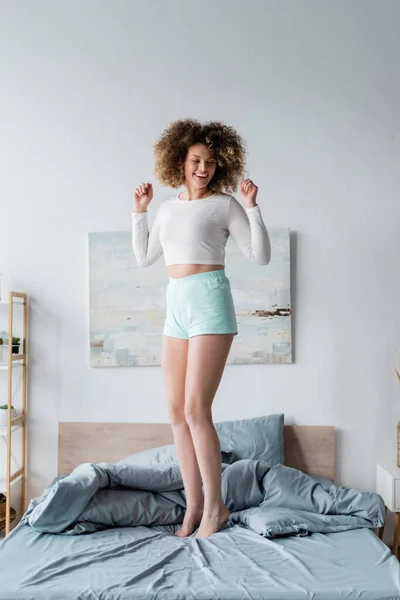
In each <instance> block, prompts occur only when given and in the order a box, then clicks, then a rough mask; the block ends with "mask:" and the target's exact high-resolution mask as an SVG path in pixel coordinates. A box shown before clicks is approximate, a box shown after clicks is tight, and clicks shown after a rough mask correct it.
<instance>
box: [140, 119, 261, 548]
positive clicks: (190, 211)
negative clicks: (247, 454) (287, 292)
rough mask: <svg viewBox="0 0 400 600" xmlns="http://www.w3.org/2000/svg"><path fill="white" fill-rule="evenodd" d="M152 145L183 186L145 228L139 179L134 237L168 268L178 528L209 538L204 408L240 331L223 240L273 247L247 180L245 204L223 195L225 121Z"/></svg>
mask: <svg viewBox="0 0 400 600" xmlns="http://www.w3.org/2000/svg"><path fill="white" fill-rule="evenodd" d="M154 150H155V157H156V169H155V172H156V175H157V177H158V179H159V181H160V182H161V183H162V184H163V185H166V186H169V187H171V188H173V189H177V188H180V187H181V186H182V185H184V188H185V189H184V191H183V192H181V193H178V194H176V195H172V196H170V197H169V198H168V199H167V200H166V201H164V202H163V203H162V204H161V206H160V208H159V210H158V211H157V215H156V218H155V221H154V224H153V226H152V228H151V231H150V233H149V228H148V219H147V208H148V206H149V204H150V202H151V201H152V199H153V189H152V185H151V184H150V183H143V184H142V185H139V186H138V187H137V188H136V190H135V194H134V212H133V214H132V222H133V235H132V243H133V250H134V253H135V256H136V260H137V263H138V265H139V266H142V267H145V266H148V265H150V264H152V263H153V262H154V261H155V260H157V258H158V257H159V256H160V255H161V254H162V253H163V254H164V258H165V263H166V266H167V269H168V275H169V284H168V287H167V315H166V321H165V328H164V336H163V348H162V361H161V362H162V368H163V374H164V380H165V386H166V392H167V397H168V406H169V414H170V419H171V424H172V430H173V436H174V441H175V445H176V450H177V456H178V460H179V464H180V468H181V472H182V479H183V483H184V487H185V493H186V513H185V518H184V521H183V524H182V527H181V529H180V530H179V531H177V533H176V535H178V536H181V537H185V536H189V535H191V534H192V533H193V532H194V530H195V529H196V528H197V527H199V529H198V532H197V533H196V537H208V536H209V535H211V534H213V533H216V532H217V531H218V530H219V529H220V528H221V526H222V525H223V524H224V523H225V522H226V521H227V520H228V518H229V515H230V512H229V509H228V508H227V506H225V504H224V503H223V500H222V496H221V449H220V445H219V440H218V436H217V433H216V431H215V428H214V425H213V422H212V415H211V405H212V402H213V399H214V396H215V393H216V391H217V388H218V386H219V383H220V381H221V377H222V374H223V371H224V367H225V363H226V360H227V357H228V354H229V350H230V347H231V344H232V341H233V338H234V336H235V335H236V334H237V323H236V316H235V309H234V305H233V300H232V295H231V289H230V283H229V280H228V278H227V276H226V275H225V271H224V263H225V245H226V242H227V239H228V237H229V235H231V236H232V238H233V239H234V241H235V243H236V244H237V245H238V247H239V248H240V249H241V250H242V252H243V253H244V254H245V256H246V257H247V258H248V259H249V260H251V261H253V262H256V263H258V264H260V265H266V264H268V262H269V260H270V254H271V248H270V241H269V236H268V233H267V230H266V228H265V225H264V222H263V219H262V216H261V213H260V208H259V206H258V205H257V203H256V198H257V191H258V189H257V187H256V186H255V185H254V183H253V182H252V181H251V180H250V179H246V180H244V181H241V183H240V192H241V197H242V200H243V203H244V205H245V210H244V209H243V208H242V206H241V205H240V204H239V202H238V201H237V200H236V199H235V198H233V197H232V196H231V195H230V192H231V191H233V190H235V189H237V186H238V184H239V181H240V180H241V179H242V177H243V173H244V166H245V151H244V144H243V141H242V139H241V138H240V136H239V135H238V133H237V132H236V131H235V130H234V129H233V128H232V127H228V126H226V125H223V124H221V123H207V124H205V125H203V124H200V123H199V122H198V121H195V120H192V119H187V120H180V121H176V122H174V123H172V125H171V126H170V127H169V128H168V129H167V130H166V131H165V132H164V133H163V135H162V136H161V138H160V139H159V140H158V142H157V143H156V144H155V146H154ZM202 484H203V490H204V496H203V490H202ZM199 525H200V526H199Z"/></svg>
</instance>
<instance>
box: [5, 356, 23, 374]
mask: <svg viewBox="0 0 400 600" xmlns="http://www.w3.org/2000/svg"><path fill="white" fill-rule="evenodd" d="M19 361H20V362H19ZM12 365H13V366H14V367H23V366H24V362H23V359H22V358H19V359H18V361H16V360H13V361H12ZM7 369H8V362H0V371H7Z"/></svg>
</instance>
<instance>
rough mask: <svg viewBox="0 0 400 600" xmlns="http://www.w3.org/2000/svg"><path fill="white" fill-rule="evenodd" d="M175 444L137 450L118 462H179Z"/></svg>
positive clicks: (146, 463)
mask: <svg viewBox="0 0 400 600" xmlns="http://www.w3.org/2000/svg"><path fill="white" fill-rule="evenodd" d="M177 460H178V458H177V456H176V449H175V445H174V444H166V445H165V446H158V447H157V448H149V449H148V450H142V452H135V453H134V454H130V455H129V456H126V457H125V458H123V459H122V460H119V461H118V462H117V465H122V464H124V465H144V466H145V465H151V464H163V463H170V462H177Z"/></svg>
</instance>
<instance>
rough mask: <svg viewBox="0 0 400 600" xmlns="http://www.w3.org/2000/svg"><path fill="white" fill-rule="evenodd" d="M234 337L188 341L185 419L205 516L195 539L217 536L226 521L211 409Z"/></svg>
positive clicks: (217, 445) (214, 337)
mask: <svg viewBox="0 0 400 600" xmlns="http://www.w3.org/2000/svg"><path fill="white" fill-rule="evenodd" d="M233 337H234V336H233V335H230V334H229V335H199V336H196V337H193V338H191V339H190V340H189V352H188V363H187V373H186V393H185V415H186V421H187V423H188V424H189V427H190V432H191V434H192V439H193V444H194V447H195V450H196V456H197V461H198V464H199V467H200V473H201V476H202V480H203V486H204V513H203V518H202V520H201V524H200V528H199V531H198V532H197V534H196V537H208V536H209V535H211V534H212V533H216V532H217V531H218V530H219V529H220V527H221V526H222V525H223V524H224V523H225V522H226V521H227V520H228V518H229V514H230V512H229V509H228V508H227V507H226V506H225V504H224V503H223V501H222V496H221V448H220V444H219V439H218V436H217V433H216V431H215V428H214V425H213V422H212V413H211V406H212V402H213V400H214V396H215V393H216V391H217V389H218V386H219V383H220V381H221V377H222V374H223V372H224V368H225V364H226V359H227V357H228V354H229V350H230V347H231V344H232V340H233Z"/></svg>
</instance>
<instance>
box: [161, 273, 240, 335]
mask: <svg viewBox="0 0 400 600" xmlns="http://www.w3.org/2000/svg"><path fill="white" fill-rule="evenodd" d="M221 333H225V334H226V333H232V334H235V335H236V334H237V322H236V314H235V307H234V305H233V298H232V292H231V286H230V282H229V279H228V277H227V276H226V274H225V271H224V270H223V269H220V270H216V271H208V272H206V273H196V274H195V275H188V276H187V277H181V278H179V279H175V278H173V277H170V278H169V283H168V286H167V315H166V319H165V327H164V335H167V336H169V337H174V338H181V339H183V340H187V339H189V338H191V337H193V336H195V335H206V334H221Z"/></svg>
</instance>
